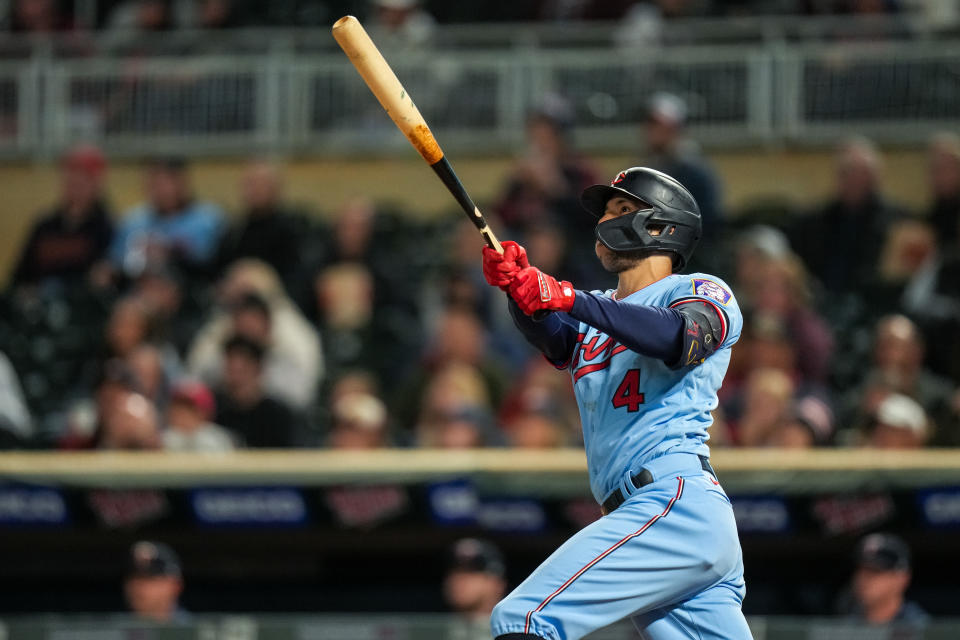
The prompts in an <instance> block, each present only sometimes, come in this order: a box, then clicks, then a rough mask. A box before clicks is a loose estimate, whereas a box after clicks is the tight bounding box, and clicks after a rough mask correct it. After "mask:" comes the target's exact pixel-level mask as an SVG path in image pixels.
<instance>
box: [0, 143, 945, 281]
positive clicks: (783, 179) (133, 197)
mask: <svg viewBox="0 0 960 640" xmlns="http://www.w3.org/2000/svg"><path fill="white" fill-rule="evenodd" d="M710 158H711V160H712V161H713V162H714V163H715V166H716V168H717V170H718V171H719V173H720V174H721V177H722V182H723V183H724V184H725V185H726V189H727V191H726V194H725V197H726V202H727V207H728V209H729V210H730V211H731V213H732V214H734V215H735V214H736V213H737V212H738V211H740V210H742V209H743V208H745V207H749V206H751V205H752V204H754V203H758V202H771V203H775V202H787V203H791V204H794V205H797V206H806V205H809V204H813V203H815V202H817V201H819V200H820V199H822V198H824V197H826V196H827V195H828V194H829V193H830V190H831V188H832V186H833V160H832V156H831V154H830V153H828V152H823V151H757V150H751V151H749V152H727V153H714V154H711V156H710ZM453 161H454V163H455V166H456V169H457V173H458V174H460V176H461V177H462V178H463V181H464V183H465V184H467V185H468V188H469V189H470V192H471V194H473V196H474V198H475V199H476V200H478V201H479V202H480V203H481V206H482V203H489V202H490V201H491V200H493V199H494V198H495V197H496V195H497V192H498V189H499V188H500V186H501V184H502V181H503V180H504V177H505V176H506V175H507V173H508V170H509V167H510V163H511V158H508V157H495V158H464V159H459V160H458V159H456V158H454V159H453ZM244 162H245V160H244V159H241V158H235V159H231V160H207V161H199V162H197V163H196V164H194V166H193V178H194V184H195V185H196V191H197V193H198V195H200V196H201V197H203V198H205V199H211V200H214V201H216V202H218V203H220V204H222V205H224V206H225V207H227V209H228V210H230V211H231V212H233V211H235V210H236V208H237V206H238V205H239V202H238V196H239V189H238V180H239V177H240V172H241V170H242V166H243V163H244ZM595 162H596V165H597V168H598V169H599V170H600V171H601V172H602V174H603V175H613V174H615V173H616V172H617V171H619V170H620V169H622V168H623V167H625V166H629V165H630V164H634V163H636V162H637V159H636V158H635V157H628V156H622V155H617V156H606V157H597V158H595ZM925 172H926V163H925V160H924V155H923V152H922V151H919V150H914V149H911V150H906V149H900V150H893V151H890V152H888V153H887V154H886V155H885V166H884V170H883V180H884V191H885V192H886V193H887V195H888V196H890V197H891V198H893V199H895V200H897V201H899V202H901V203H903V204H905V205H906V206H908V207H910V208H913V209H920V208H922V207H925V206H926V202H927V195H926V193H927V179H926V175H925ZM284 174H285V178H286V193H287V197H288V199H289V200H291V201H292V202H295V203H298V204H302V205H304V206H305V207H306V208H307V209H308V210H309V211H310V212H311V213H314V214H316V215H320V216H330V215H332V214H333V212H335V211H336V209H337V208H338V207H339V206H340V205H341V204H343V202H344V201H345V200H347V199H348V198H350V197H351V196H355V195H357V194H365V195H368V196H370V197H372V198H374V199H375V200H377V201H378V202H389V203H392V204H394V205H396V206H398V207H400V208H402V209H403V210H405V211H408V212H409V213H410V215H412V216H433V215H438V214H440V213H442V212H444V211H449V210H451V208H452V205H453V203H452V201H451V199H450V196H449V194H447V192H446V191H445V190H444V189H443V188H442V186H441V185H440V184H439V183H438V182H437V181H436V179H435V178H434V176H433V175H432V173H431V172H429V171H426V170H425V169H424V166H423V162H422V161H421V160H420V159H419V158H418V157H416V156H415V155H413V154H411V155H410V157H409V158H403V159H399V158H383V159H354V160H343V159H338V160H333V159H329V160H324V159H302V160H292V161H289V162H287V163H285V171H284ZM0 184H3V185H17V188H16V189H5V190H4V196H3V197H4V201H3V208H2V212H3V215H0V274H2V276H3V278H2V279H3V281H4V282H5V281H6V279H7V277H8V274H9V270H10V268H11V266H12V264H13V262H14V260H15V259H16V257H17V255H18V253H19V249H20V246H21V244H22V242H23V237H24V235H25V234H26V233H27V232H28V230H29V228H30V225H31V222H32V220H33V218H34V217H35V216H36V215H37V214H38V213H40V212H42V211H45V210H46V209H47V208H48V207H49V206H50V205H51V203H52V201H53V199H54V198H55V197H56V195H55V194H56V192H57V171H56V166H55V165H35V164H20V165H18V164H8V165H2V166H0ZM108 191H109V196H110V200H111V202H112V204H113V206H114V208H115V210H116V211H117V212H123V211H125V210H126V209H127V208H128V207H130V206H132V205H134V204H136V203H137V202H139V201H140V200H141V197H142V194H141V170H140V165H139V164H138V163H136V162H119V163H114V164H112V165H111V167H110V174H109V177H108Z"/></svg>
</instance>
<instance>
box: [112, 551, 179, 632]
mask: <svg viewBox="0 0 960 640" xmlns="http://www.w3.org/2000/svg"><path fill="white" fill-rule="evenodd" d="M123 592H124V595H125V596H126V599H127V605H128V606H129V607H130V611H131V612H132V613H133V614H134V615H135V616H137V617H140V618H143V619H144V620H149V621H151V622H157V623H160V624H163V623H171V622H185V621H186V620H188V619H189V616H188V614H187V612H186V611H184V610H183V609H182V608H181V607H180V604H179V600H180V594H181V593H182V592H183V575H182V573H181V570H180V559H179V558H177V554H176V553H174V551H173V549H171V548H170V547H168V546H167V545H165V544H162V543H160V542H150V541H146V540H142V541H140V542H137V543H136V544H134V545H133V546H132V547H131V548H130V560H129V564H128V568H127V576H126V579H125V580H124V584H123Z"/></svg>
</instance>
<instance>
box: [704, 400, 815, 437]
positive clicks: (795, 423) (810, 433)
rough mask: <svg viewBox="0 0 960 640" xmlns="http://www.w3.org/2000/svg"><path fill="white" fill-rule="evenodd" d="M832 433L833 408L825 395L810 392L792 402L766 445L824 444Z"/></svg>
mask: <svg viewBox="0 0 960 640" xmlns="http://www.w3.org/2000/svg"><path fill="white" fill-rule="evenodd" d="M833 433H834V421H833V410H832V409H831V408H830V405H829V404H827V402H825V401H824V400H823V398H821V397H818V396H816V395H812V394H811V395H805V396H803V397H801V398H798V399H797V400H796V401H795V402H794V403H793V408H792V411H791V412H790V413H789V415H788V416H786V419H785V420H783V421H782V422H781V423H780V424H779V425H777V428H776V429H775V430H774V431H773V432H772V433H771V434H770V437H769V438H768V439H767V442H766V444H768V445H770V446H773V447H780V448H785V449H809V448H810V447H822V446H825V445H828V444H830V443H831V441H832V439H833ZM711 440H712V437H711Z"/></svg>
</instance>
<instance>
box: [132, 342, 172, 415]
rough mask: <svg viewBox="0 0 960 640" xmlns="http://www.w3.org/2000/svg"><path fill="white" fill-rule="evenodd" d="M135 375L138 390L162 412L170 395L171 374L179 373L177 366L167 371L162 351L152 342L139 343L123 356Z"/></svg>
mask: <svg viewBox="0 0 960 640" xmlns="http://www.w3.org/2000/svg"><path fill="white" fill-rule="evenodd" d="M125 360H126V362H127V364H128V365H129V366H130V369H131V370H132V371H133V374H134V375H135V376H136V377H137V382H138V383H139V386H140V390H141V392H142V393H143V395H145V396H146V397H147V398H148V399H149V400H150V402H152V403H153V404H154V406H156V407H157V410H158V411H160V412H161V413H163V412H164V411H165V410H166V408H167V402H168V400H169V396H170V380H171V379H172V378H171V376H173V375H176V374H177V373H179V366H178V367H177V368H176V369H172V370H171V371H170V373H169V374H168V373H167V370H166V367H165V363H164V354H163V352H162V351H161V350H160V349H159V348H158V347H157V346H156V345H153V344H140V345H138V346H137V347H136V348H135V349H133V351H131V352H130V353H129V354H128V355H127V357H126V358H125Z"/></svg>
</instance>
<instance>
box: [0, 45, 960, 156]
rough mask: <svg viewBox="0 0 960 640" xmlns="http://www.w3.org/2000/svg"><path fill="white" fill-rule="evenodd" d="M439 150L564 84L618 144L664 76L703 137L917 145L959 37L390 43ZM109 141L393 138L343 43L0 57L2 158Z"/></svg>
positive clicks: (234, 145)
mask: <svg viewBox="0 0 960 640" xmlns="http://www.w3.org/2000/svg"><path fill="white" fill-rule="evenodd" d="M389 58H390V61H391V63H392V65H393V67H394V68H395V70H396V72H397V74H398V76H399V77H400V78H401V81H402V82H403V83H404V84H405V86H406V87H407V89H408V91H409V93H410V94H411V95H412V96H413V97H414V99H415V100H416V102H417V104H418V106H419V107H420V109H421V111H422V112H423V113H424V115H425V116H426V118H427V121H428V122H429V123H430V125H431V127H432V128H433V129H434V130H435V132H436V133H437V134H438V137H439V138H440V141H441V144H442V145H443V146H444V148H445V149H447V150H448V151H456V152H458V153H461V154H462V153H475V152H488V151H497V152H503V151H508V150H513V149H517V148H519V147H520V146H521V145H522V143H523V135H524V131H523V127H524V121H525V118H526V116H527V114H528V113H529V112H530V110H531V109H533V108H535V107H536V106H537V105H538V104H539V103H540V101H541V100H542V99H543V97H544V96H545V95H546V94H547V93H550V92H556V93H559V94H562V95H564V96H565V97H567V98H568V99H569V100H570V102H571V104H572V106H573V108H574V109H575V112H576V120H577V129H576V138H577V142H578V144H579V146H580V147H581V148H583V149H585V150H589V151H597V150H603V151H608V152H626V151H630V150H632V149H634V148H635V147H636V146H637V144H638V141H639V131H638V128H639V125H640V123H641V121H642V118H643V113H642V112H643V106H644V104H645V103H646V100H647V99H648V98H649V96H650V95H651V94H652V93H653V92H655V91H661V90H666V91H671V92H674V93H677V94H679V95H681V96H682V97H684V98H685V99H686V101H687V102H688V104H689V106H690V124H691V130H692V131H691V133H692V134H693V136H694V137H695V138H696V139H698V140H699V141H700V142H702V143H703V144H705V145H707V146H736V145H741V146H742V145H771V144H825V143H832V142H834V141H835V140H836V138H837V137H838V136H841V135H846V134H850V133H853V132H861V133H864V134H867V135H872V136H875V137H876V138H878V139H879V140H880V141H882V142H895V143H918V142H922V141H923V140H924V139H925V138H926V137H927V136H928V135H929V134H930V133H931V132H932V131H935V130H939V129H943V128H953V127H957V126H960V39H954V40H945V41H942V42H939V43H937V44H926V45H921V44H919V43H916V42H912V43H896V42H891V41H885V42H883V43H869V44H844V45H831V46H815V47H814V46H807V45H785V44H782V43H781V44H770V45H766V46H744V45H725V46H710V47H675V48H669V49H657V50H644V49H636V48H610V47H607V48H587V49H570V48H567V49H562V50H560V49H558V50H546V49H538V48H530V49H516V50H512V51H510V52H509V53H508V54H505V53H503V52H493V51H490V50H480V49H478V50H458V51H448V52H445V53H444V54H443V55H436V54H435V53H431V52H426V51H425V52H403V53H400V52H398V53H396V54H395V55H390V56H389ZM80 140H89V141H95V142H98V143H100V144H102V145H103V146H104V147H105V148H106V149H107V150H108V151H110V152H111V153H113V154H118V155H133V156H138V155H146V154H151V153H158V152H170V151H175V152H178V153H185V154H218V153H228V154H236V153H251V152H268V151H269V152H281V153H311V154H321V155H322V154H344V153H378V154H379V153H393V152H406V151H407V149H406V147H407V143H406V141H405V139H404V138H403V137H402V136H401V135H400V134H399V133H398V132H397V131H396V130H395V128H394V127H393V125H392V124H391V123H390V121H389V119H388V118H387V117H386V116H385V115H384V114H383V113H382V111H381V109H380V106H379V105H378V104H377V102H376V101H375V100H374V98H373V96H372V95H371V94H370V92H369V91H368V90H367V88H366V86H364V84H363V83H362V81H361V80H360V78H359V77H358V76H357V74H356V72H355V71H354V70H353V68H352V67H351V66H350V65H349V63H348V62H347V61H346V59H345V58H344V56H342V55H339V54H331V53H327V54H313V55H299V54H295V53H293V52H291V51H284V50H275V51H272V52H271V53H269V54H266V55H234V56H223V55H202V56H186V57H159V58H140V57H114V58H89V59H79V60H59V59H54V58H49V57H39V58H31V59H29V60H28V61H26V62H19V63H14V62H9V61H8V62H6V63H0V156H5V157H33V158H49V157H52V156H53V155H55V154H56V153H58V152H59V151H61V150H62V149H64V148H65V147H67V146H68V145H70V144H71V143H73V142H75V141H80Z"/></svg>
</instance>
